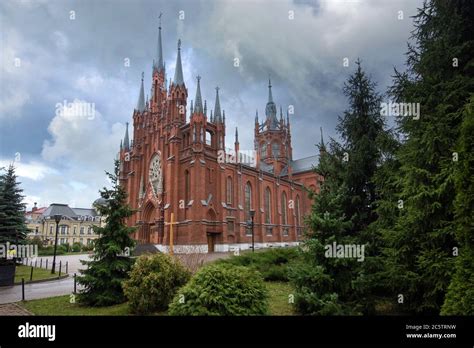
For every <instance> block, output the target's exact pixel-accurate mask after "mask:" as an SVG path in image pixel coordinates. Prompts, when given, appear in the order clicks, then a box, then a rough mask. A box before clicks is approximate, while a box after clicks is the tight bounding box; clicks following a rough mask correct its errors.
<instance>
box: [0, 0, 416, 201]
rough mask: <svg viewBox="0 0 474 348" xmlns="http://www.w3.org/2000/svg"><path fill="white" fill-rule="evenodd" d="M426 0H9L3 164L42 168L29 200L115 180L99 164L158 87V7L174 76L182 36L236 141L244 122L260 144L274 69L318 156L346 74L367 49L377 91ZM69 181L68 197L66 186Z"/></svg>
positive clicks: (341, 102) (279, 90)
mask: <svg viewBox="0 0 474 348" xmlns="http://www.w3.org/2000/svg"><path fill="white" fill-rule="evenodd" d="M421 2H422V1H421V0H419V1H418V0H417V1H412V0H398V1H391V0H385V1H376V0H365V1H363V0H360V1H352V0H335V1H312V0H294V1H290V0H273V1H272V0H254V1H235V0H219V1H217V0H216V1H211V0H202V1H191V0H188V1H155V0H144V1H129V0H100V1H93V0H84V1H67V0H66V1H62V0H61V1H60V0H48V1H45V0H6V1H2V2H0V32H1V37H0V39H1V41H2V45H1V62H0V69H1V70H0V72H1V75H0V79H1V86H0V88H1V93H0V122H1V128H0V166H2V165H4V164H5V163H8V162H9V161H11V160H12V158H13V157H14V155H15V154H17V153H20V154H21V155H22V156H21V162H20V163H19V164H18V166H22V167H21V168H20V172H22V173H28V172H31V170H36V171H37V173H38V174H37V175H26V174H25V175H24V177H23V178H22V181H23V184H24V187H25V193H26V194H27V196H28V197H27V201H28V202H32V201H33V200H34V199H36V200H40V202H43V203H51V202H52V201H55V200H56V201H64V202H66V203H67V202H74V203H76V204H77V205H82V206H89V205H90V202H92V201H93V200H94V199H95V197H96V196H97V194H98V193H97V190H98V189H99V188H100V187H102V186H103V185H105V184H107V182H106V181H105V176H104V170H110V169H111V167H112V162H113V158H114V157H115V155H116V152H117V150H118V145H119V142H120V138H121V137H122V135H123V132H124V129H125V126H124V125H125V122H130V120H131V115H132V111H133V108H134V106H135V105H136V101H137V96H138V91H139V82H140V76H141V72H142V71H144V72H145V84H146V85H145V86H146V93H147V92H148V93H149V90H150V80H151V66H152V60H153V58H154V57H155V55H156V45H157V32H158V15H159V14H160V12H162V13H163V16H162V27H163V46H164V59H165V61H166V66H167V76H168V78H170V77H173V75H174V65H175V59H176V44H177V40H178V39H181V40H182V58H183V67H184V78H185V82H186V85H187V87H188V93H189V100H191V99H194V95H195V85H196V83H195V77H196V75H200V76H202V80H201V83H202V91H203V98H205V99H207V103H208V108H209V109H213V107H214V96H215V87H216V86H219V87H220V88H221V89H220V96H221V105H222V108H223V109H225V111H226V117H227V144H228V145H229V146H232V144H233V141H234V139H233V134H234V131H235V127H236V126H238V127H239V140H240V142H241V149H251V148H252V147H253V125H254V117H255V111H256V110H257V109H258V111H259V117H260V120H262V118H263V117H264V109H265V104H266V100H267V95H268V87H267V85H268V78H269V77H271V79H272V85H273V95H274V99H275V102H276V103H277V106H278V107H279V106H280V105H281V106H282V108H283V112H284V113H286V109H287V107H288V106H289V105H292V106H293V107H294V110H295V113H294V115H291V116H290V122H291V125H292V135H293V137H292V141H293V149H294V151H293V152H294V156H295V157H296V158H298V157H305V156H309V155H312V154H314V152H315V151H316V149H315V147H314V146H313V145H314V144H315V143H317V142H318V141H319V127H320V126H322V127H323V128H324V132H325V136H327V137H329V136H335V131H334V129H335V126H336V124H337V117H338V116H339V115H341V114H342V113H343V111H344V108H345V106H346V101H345V98H344V96H343V95H342V86H343V83H344V81H345V80H346V79H347V77H348V76H349V74H350V73H351V72H352V71H353V66H354V65H353V62H354V61H355V60H356V59H357V58H358V57H360V58H361V59H362V61H363V66H364V68H365V69H366V70H367V72H368V73H369V74H370V75H371V76H372V78H373V79H374V81H376V82H377V83H378V86H379V90H380V92H384V91H385V89H386V87H387V86H388V85H389V84H390V82H391V77H390V76H391V75H392V72H393V67H394V66H397V67H402V66H403V62H404V52H405V51H406V42H407V40H408V38H409V36H410V31H411V30H412V29H413V23H412V19H411V18H410V16H412V15H414V14H415V13H416V8H417V7H419V6H420V5H421ZM400 11H401V12H400ZM400 13H401V14H402V16H403V18H402V19H400ZM72 17H73V18H72ZM346 57H347V58H348V59H349V62H350V64H349V67H344V66H343V64H342V63H343V59H344V58H346ZM125 61H129V62H130V66H125V64H124V63H125ZM18 62H20V65H19V66H18V64H17V63H18ZM64 100H66V101H68V102H74V101H75V100H76V101H84V102H87V103H93V104H94V106H95V109H96V110H97V115H98V117H97V118H95V119H93V120H87V119H67V118H66V119H65V118H64V117H60V116H58V115H57V113H56V111H57V107H56V105H57V104H58V103H63V101H64ZM97 149H100V150H101V152H100V153H98V152H97ZM61 185H64V187H62V189H59V187H61ZM65 188H69V189H70V190H71V194H70V195H69V196H71V197H63V196H62V195H63V194H64V192H65V191H64V189H65ZM76 192H80V193H81V195H80V197H72V196H73V195H74V194H75V193H76Z"/></svg>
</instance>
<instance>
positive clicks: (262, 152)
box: [260, 143, 267, 158]
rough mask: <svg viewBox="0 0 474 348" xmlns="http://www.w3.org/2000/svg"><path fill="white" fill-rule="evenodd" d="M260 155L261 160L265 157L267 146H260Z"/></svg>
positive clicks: (262, 144)
mask: <svg viewBox="0 0 474 348" xmlns="http://www.w3.org/2000/svg"><path fill="white" fill-rule="evenodd" d="M260 155H261V156H262V158H265V157H267V144H266V143H261V144H260Z"/></svg>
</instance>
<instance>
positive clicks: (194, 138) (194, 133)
mask: <svg viewBox="0 0 474 348" xmlns="http://www.w3.org/2000/svg"><path fill="white" fill-rule="evenodd" d="M195 141H196V125H194V126H193V143H194V142H195Z"/></svg>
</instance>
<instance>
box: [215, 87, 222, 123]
mask: <svg viewBox="0 0 474 348" xmlns="http://www.w3.org/2000/svg"><path fill="white" fill-rule="evenodd" d="M214 122H216V123H219V122H222V114H221V102H220V100H219V87H216V104H215V105H214Z"/></svg>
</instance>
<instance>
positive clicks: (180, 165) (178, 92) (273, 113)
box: [119, 25, 322, 252]
mask: <svg viewBox="0 0 474 348" xmlns="http://www.w3.org/2000/svg"><path fill="white" fill-rule="evenodd" d="M180 46H181V42H180V41H178V53H177V57H176V69H175V71H174V78H173V80H171V81H169V82H168V81H167V79H166V72H165V64H164V61H163V52H162V44H161V25H160V28H159V33H158V49H157V57H156V59H155V60H154V63H153V74H152V86H151V97H150V98H149V100H145V96H144V86H143V74H142V82H141V87H140V92H139V97H138V103H137V107H136V109H135V110H134V111H133V140H130V139H129V133H128V123H127V130H126V133H125V137H124V140H123V143H122V144H121V146H120V154H119V158H120V162H121V173H120V182H121V184H122V185H123V186H124V187H125V188H126V190H127V192H128V195H129V196H128V199H129V204H130V206H131V207H132V208H134V209H137V213H135V214H134V215H133V216H132V217H131V218H129V220H128V221H127V223H128V225H130V226H137V227H138V229H137V232H135V235H134V238H135V239H136V240H137V241H138V242H139V243H144V244H150V243H151V244H154V245H156V247H157V248H158V249H160V250H162V251H166V250H169V245H170V243H172V245H173V250H175V251H176V252H179V250H180V249H186V250H189V247H188V246H189V245H193V246H194V247H195V248H193V249H195V250H196V249H197V250H199V251H201V252H213V251H228V250H235V248H238V249H248V248H250V247H251V245H252V244H251V243H252V229H251V228H249V226H250V223H249V222H250V221H251V216H252V215H253V216H254V225H253V226H254V229H253V231H254V245H255V248H265V247H272V246H289V245H295V244H297V243H298V241H299V240H300V238H301V235H302V231H303V224H304V223H303V216H304V214H306V213H308V212H309V211H310V206H311V202H310V200H309V198H308V192H307V190H308V189H309V190H313V191H316V192H317V191H318V190H319V182H320V180H322V178H321V177H320V176H319V175H317V174H316V173H315V172H314V171H313V170H312V168H313V165H315V164H316V162H317V158H318V157H317V156H312V157H308V158H303V159H299V160H294V159H293V153H292V152H293V151H292V147H291V131H290V121H289V117H288V113H287V115H286V120H285V119H284V118H283V113H282V110H281V107H280V118H279V119H278V117H277V107H276V104H275V102H274V101H273V96H272V86H271V82H269V85H268V101H267V104H266V107H265V118H264V120H263V121H262V122H260V120H259V119H258V112H257V115H256V116H255V125H254V137H255V138H254V139H255V140H254V144H255V145H254V147H255V149H254V151H252V153H251V154H248V153H242V152H240V149H239V139H238V130H237V129H236V130H235V143H234V149H227V148H225V145H224V144H225V136H226V114H225V111H224V110H222V109H221V105H220V100H219V88H216V89H215V103H214V108H213V109H211V110H208V106H207V103H206V101H204V102H203V98H202V96H201V81H200V77H197V89H196V96H195V98H194V104H193V100H191V102H190V104H188V89H187V88H186V84H185V82H184V77H183V69H182V65H181V52H180ZM147 99H148V98H147ZM230 117H236V116H235V115H234V116H232V114H230ZM232 133H233V132H232ZM171 227H172V233H171Z"/></svg>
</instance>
